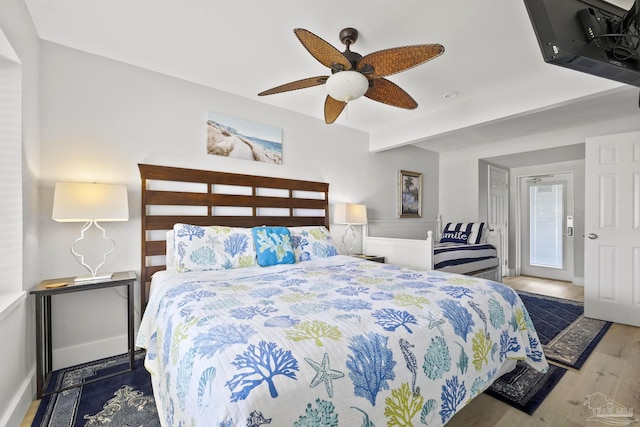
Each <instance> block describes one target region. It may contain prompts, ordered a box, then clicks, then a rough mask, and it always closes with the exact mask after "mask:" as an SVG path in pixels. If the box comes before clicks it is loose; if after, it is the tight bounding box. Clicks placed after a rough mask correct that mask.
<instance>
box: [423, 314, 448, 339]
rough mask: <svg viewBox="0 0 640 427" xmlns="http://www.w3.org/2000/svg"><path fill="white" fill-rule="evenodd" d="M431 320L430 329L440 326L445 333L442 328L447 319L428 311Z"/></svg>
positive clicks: (439, 328) (428, 317) (440, 329)
mask: <svg viewBox="0 0 640 427" xmlns="http://www.w3.org/2000/svg"><path fill="white" fill-rule="evenodd" d="M425 317H426V318H427V320H428V321H429V329H433V328H438V330H439V331H440V333H441V334H442V335H444V331H443V330H442V326H440V325H442V324H443V323H445V320H444V319H442V318H437V317H436V316H435V315H434V314H433V313H432V312H430V311H427V316H425Z"/></svg>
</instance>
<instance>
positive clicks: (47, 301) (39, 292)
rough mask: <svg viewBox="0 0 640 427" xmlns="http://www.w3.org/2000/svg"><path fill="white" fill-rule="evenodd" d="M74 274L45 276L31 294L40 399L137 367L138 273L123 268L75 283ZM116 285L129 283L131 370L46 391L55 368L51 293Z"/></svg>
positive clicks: (129, 349) (117, 373)
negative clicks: (135, 326) (100, 278)
mask: <svg viewBox="0 0 640 427" xmlns="http://www.w3.org/2000/svg"><path fill="white" fill-rule="evenodd" d="M73 280H74V277H67V278H62V279H51V280H43V281H42V282H40V284H38V286H36V287H35V288H34V289H33V290H31V292H29V293H30V294H33V295H35V298H36V352H37V355H36V381H37V390H36V391H37V395H38V399H41V398H42V397H43V396H48V395H50V394H54V393H59V392H61V391H64V390H68V389H70V388H75V387H79V386H81V385H83V384H88V383H92V382H95V381H99V380H102V379H105V378H109V377H113V376H115V375H119V374H123V373H125V372H129V371H133V370H134V369H135V361H134V351H135V347H134V341H133V340H134V293H133V290H134V284H135V282H136V273H135V272H133V271H123V272H119V273H113V275H112V276H111V278H110V279H105V280H87V281H83V282H78V283H75V282H74V281H73ZM117 286H126V287H127V305H128V310H127V317H128V324H127V338H128V347H129V348H128V354H129V370H125V371H120V372H114V373H111V374H109V375H107V376H103V377H100V378H96V379H92V380H90V381H85V382H81V383H78V384H74V385H71V386H67V387H64V388H60V389H57V390H53V391H49V392H46V393H45V390H46V388H47V385H48V384H49V381H50V380H51V372H52V370H53V343H52V339H51V338H52V334H51V331H52V327H51V297H52V296H54V295H62V294H68V293H71V292H81V291H90V290H93V289H104V288H113V287H117Z"/></svg>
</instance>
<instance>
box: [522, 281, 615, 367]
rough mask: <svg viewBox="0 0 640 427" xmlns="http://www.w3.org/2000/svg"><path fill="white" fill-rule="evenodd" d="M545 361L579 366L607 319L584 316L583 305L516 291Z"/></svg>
mask: <svg viewBox="0 0 640 427" xmlns="http://www.w3.org/2000/svg"><path fill="white" fill-rule="evenodd" d="M518 295H520V298H521V299H522V302H524V305H525V307H527V311H528V312H529V316H530V317H531V321H532V322H533V325H534V326H535V328H536V331H537V332H538V336H539V337H540V342H541V344H542V347H543V348H544V355H545V356H546V357H547V360H551V361H553V362H557V363H560V364H562V365H565V366H569V367H571V368H575V369H580V368H581V367H582V365H584V362H586V360H587V358H588V357H589V355H590V354H591V353H592V352H593V350H594V349H595V348H596V346H597V345H598V343H599V342H600V340H601V339H602V337H603V336H604V334H605V333H606V332H607V331H608V330H609V327H610V326H611V322H606V321H604V320H596V319H591V318H588V317H584V315H583V313H584V304H583V303H581V302H579V301H570V300H566V299H561V298H555V297H549V296H543V295H537V294H531V293H528V292H523V291H518Z"/></svg>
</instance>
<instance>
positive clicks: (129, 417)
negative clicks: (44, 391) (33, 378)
mask: <svg viewBox="0 0 640 427" xmlns="http://www.w3.org/2000/svg"><path fill="white" fill-rule="evenodd" d="M144 354H145V353H144V351H138V352H136V356H135V361H136V369H135V370H133V371H131V372H126V373H124V374H120V375H116V376H113V377H111V378H107V379H104V380H101V381H96V382H95V383H91V384H86V385H83V386H81V387H77V388H73V389H70V390H66V391H63V392H60V393H57V394H54V395H50V396H46V397H44V398H43V399H42V401H41V402H40V405H39V406H38V411H37V412H36V415H35V418H34V420H33V423H32V424H31V425H32V427H36V426H37V427H45V426H46V427H60V426H69V427H80V426H113V427H115V426H118V427H122V426H141V427H142V426H144V427H159V426H160V420H159V419H158V412H157V410H156V405H155V401H154V399H153V391H152V389H151V378H150V376H149V373H148V372H147V371H146V370H145V368H144V366H143V362H144ZM128 366H129V357H128V355H127V354H123V355H120V356H114V357H109V358H106V359H100V360H96V361H94V362H89V363H84V364H82V365H77V366H72V367H70V368H65V369H61V370H58V371H55V372H54V373H53V377H52V379H51V382H50V383H49V390H52V389H53V387H59V386H60V385H63V384H65V385H70V384H76V383H78V382H80V381H82V380H83V379H85V380H88V379H91V377H100V376H103V375H105V374H109V373H110V372H118V371H120V370H123V369H127V368H128Z"/></svg>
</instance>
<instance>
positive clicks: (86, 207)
mask: <svg viewBox="0 0 640 427" xmlns="http://www.w3.org/2000/svg"><path fill="white" fill-rule="evenodd" d="M51 218H52V219H54V220H56V221H58V222H86V221H91V220H95V221H127V220H128V219H129V203H128V200H127V187H126V186H125V185H116V184H96V183H84V182H82V183H81V182H56V187H55V191H54V195H53V212H52V214H51Z"/></svg>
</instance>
